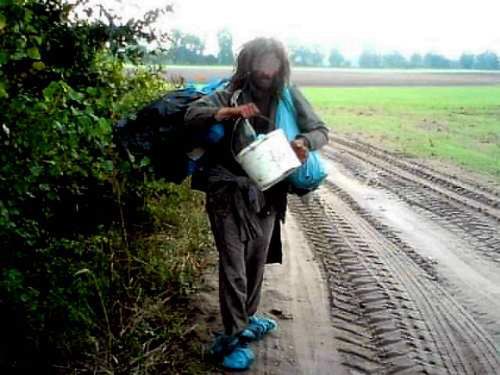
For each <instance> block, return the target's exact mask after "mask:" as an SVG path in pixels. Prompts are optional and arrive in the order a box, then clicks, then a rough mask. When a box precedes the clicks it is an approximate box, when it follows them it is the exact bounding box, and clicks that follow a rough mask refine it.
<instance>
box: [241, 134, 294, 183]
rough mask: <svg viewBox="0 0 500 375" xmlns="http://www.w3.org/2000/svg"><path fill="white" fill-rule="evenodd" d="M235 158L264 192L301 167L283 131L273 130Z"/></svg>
mask: <svg viewBox="0 0 500 375" xmlns="http://www.w3.org/2000/svg"><path fill="white" fill-rule="evenodd" d="M235 158H236V161H237V162H238V163H240V165H241V167H242V168H243V170H244V171H245V172H246V173H247V174H248V176H249V177H250V178H251V179H252V180H253V181H254V182H255V183H256V184H257V186H258V187H259V189H260V190H262V191H264V190H266V189H269V188H270V187H271V186H273V185H274V184H276V183H278V182H280V181H281V180H283V179H284V178H286V177H287V176H288V175H289V174H290V173H292V172H293V171H294V170H295V169H296V168H298V167H300V165H301V164H300V161H299V159H298V158H297V155H295V152H294V151H293V149H292V147H291V146H290V143H289V142H288V140H287V138H286V136H285V133H284V132H283V130H282V129H277V130H273V131H272V132H270V133H268V134H266V135H265V136H263V137H262V138H259V139H257V140H256V141H254V142H252V143H251V144H250V145H248V146H247V147H245V148H244V149H243V150H241V152H240V153H239V154H238V155H236V157H235Z"/></svg>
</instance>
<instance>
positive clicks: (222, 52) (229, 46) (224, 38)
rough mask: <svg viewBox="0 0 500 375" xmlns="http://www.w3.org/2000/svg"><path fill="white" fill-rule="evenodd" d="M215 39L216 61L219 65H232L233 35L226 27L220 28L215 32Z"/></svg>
mask: <svg viewBox="0 0 500 375" xmlns="http://www.w3.org/2000/svg"><path fill="white" fill-rule="evenodd" d="M217 41H218V42H219V53H218V54H217V62H218V63H219V64H221V65H233V63H234V55H233V36H232V34H231V32H230V31H229V30H227V29H223V30H220V31H219V32H218V33H217Z"/></svg>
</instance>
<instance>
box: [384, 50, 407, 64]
mask: <svg viewBox="0 0 500 375" xmlns="http://www.w3.org/2000/svg"><path fill="white" fill-rule="evenodd" d="M382 67H383V68H407V67H408V61H406V58H405V57H404V56H403V55H402V54H401V53H399V52H397V51H394V52H391V53H389V54H387V55H383V56H382Z"/></svg>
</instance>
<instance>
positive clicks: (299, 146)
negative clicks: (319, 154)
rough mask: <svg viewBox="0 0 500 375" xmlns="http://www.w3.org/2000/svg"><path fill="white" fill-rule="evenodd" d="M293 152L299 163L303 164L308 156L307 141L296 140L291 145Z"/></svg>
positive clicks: (302, 139)
mask: <svg viewBox="0 0 500 375" xmlns="http://www.w3.org/2000/svg"><path fill="white" fill-rule="evenodd" d="M290 144H291V146H292V149H293V151H295V154H296V155H297V157H298V158H299V160H300V162H301V163H304V162H305V161H306V159H307V156H308V155H309V147H308V145H307V141H306V140H305V139H304V138H297V139H296V140H294V141H292V142H291V143H290Z"/></svg>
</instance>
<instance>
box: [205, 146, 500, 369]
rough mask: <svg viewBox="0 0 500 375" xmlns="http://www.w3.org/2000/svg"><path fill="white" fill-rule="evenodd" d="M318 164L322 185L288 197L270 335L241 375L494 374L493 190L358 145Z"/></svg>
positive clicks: (497, 195) (499, 289)
mask: <svg viewBox="0 0 500 375" xmlns="http://www.w3.org/2000/svg"><path fill="white" fill-rule="evenodd" d="M324 157H325V160H326V163H327V166H328V171H329V177H328V181H327V182H326V183H325V184H324V186H323V187H321V188H320V189H319V190H318V191H317V192H316V193H315V194H314V195H313V197H312V199H311V200H310V202H309V203H308V204H305V203H303V202H301V200H299V199H298V198H296V197H291V199H290V205H289V207H290V215H289V218H288V220H287V224H286V225H285V227H284V232H283V240H284V244H285V263H284V264H283V265H273V266H270V267H268V269H267V270H266V273H267V274H266V281H265V289H264V293H263V299H262V312H264V313H266V314H270V315H273V314H274V317H275V318H276V319H277V320H278V322H279V324H280V330H278V331H277V332H275V333H272V334H271V335H270V336H269V337H268V338H266V339H265V340H264V341H262V342H260V343H258V344H255V345H254V349H255V350H256V353H257V361H256V363H255V366H254V368H253V369H252V371H251V372H250V373H252V374H322V373H324V374H338V373H341V374H496V373H498V371H499V369H500V354H499V353H500V350H499V349H500V189H498V186H496V185H495V184H494V183H492V184H483V183H479V182H478V180H476V179H475V178H473V177H470V176H464V175H461V174H460V173H457V171H456V170H455V171H453V172H448V171H443V170H440V169H438V168H436V167H430V166H428V165H427V164H425V163H422V162H417V161H416V160H413V159H409V158H406V157H405V156H404V155H398V154H391V153H389V152H387V151H385V150H383V149H380V148H378V147H375V146H373V145H370V144H367V143H364V142H361V141H359V140H353V139H343V138H336V139H335V140H334V141H332V142H331V144H330V145H329V146H328V147H326V148H325V149H324ZM214 289H216V288H214ZM211 298H212V303H213V300H214V298H215V299H216V297H214V294H213V292H212V297H211ZM215 310H216V309H215ZM215 310H214V308H213V309H212V314H214V315H216V312H214V311H215ZM212 322H213V323H214V324H215V325H216V324H217V322H216V319H215V318H214V319H212Z"/></svg>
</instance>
